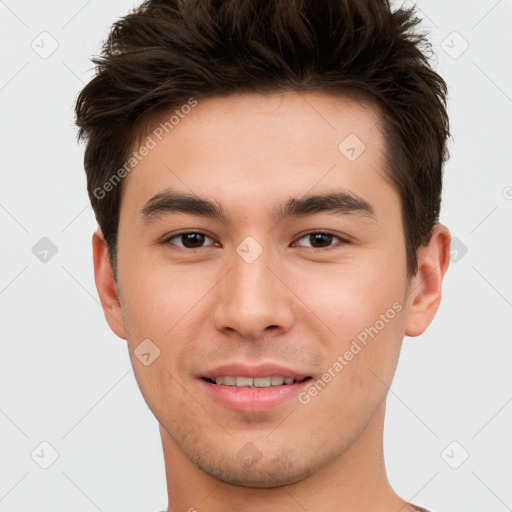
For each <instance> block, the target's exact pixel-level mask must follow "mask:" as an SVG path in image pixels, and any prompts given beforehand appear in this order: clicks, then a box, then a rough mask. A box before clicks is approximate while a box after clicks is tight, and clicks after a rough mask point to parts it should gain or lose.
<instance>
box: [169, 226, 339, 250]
mask: <svg viewBox="0 0 512 512" xmlns="http://www.w3.org/2000/svg"><path fill="white" fill-rule="evenodd" d="M319 234H320V235H328V236H332V237H334V238H337V239H338V240H339V242H338V244H334V245H330V246H328V247H306V248H309V249H312V250H313V251H324V252H325V251H326V250H329V249H333V248H336V246H338V245H340V244H341V245H345V244H348V243H349V242H348V240H346V239H344V238H342V237H340V236H338V235H335V234H334V233H330V232H328V231H310V232H308V233H305V234H304V235H301V236H300V237H299V238H298V239H297V240H302V239H303V238H306V237H308V236H312V235H319ZM183 235H204V236H205V237H207V238H210V240H213V239H212V238H211V237H210V236H208V235H207V234H206V233H203V232H202V231H180V232H178V233H175V234H173V235H171V236H169V237H167V238H166V239H165V240H164V241H163V243H164V244H166V245H168V244H171V240H174V239H175V238H179V237H180V236H183ZM214 243H215V242H214ZM171 245H176V244H171ZM177 247H178V249H177V250H179V251H185V252H194V251H197V250H200V249H204V248H205V247H196V248H192V249H191V248H188V247H180V246H177ZM206 247H208V246H206Z"/></svg>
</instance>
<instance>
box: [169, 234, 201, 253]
mask: <svg viewBox="0 0 512 512" xmlns="http://www.w3.org/2000/svg"><path fill="white" fill-rule="evenodd" d="M207 239H208V240H211V238H210V237H209V236H207V235H205V234H204V233H200V232H198V231H190V232H188V233H177V234H175V235H173V236H172V237H170V238H168V239H167V240H166V243H172V244H173V245H177V246H178V247H182V248H184V249H201V248H202V247H203V244H204V242H205V240H207ZM172 240H179V241H180V242H181V243H175V242H172Z"/></svg>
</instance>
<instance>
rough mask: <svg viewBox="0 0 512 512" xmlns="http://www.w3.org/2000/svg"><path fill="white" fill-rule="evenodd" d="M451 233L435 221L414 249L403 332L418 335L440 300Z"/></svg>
mask: <svg viewBox="0 0 512 512" xmlns="http://www.w3.org/2000/svg"><path fill="white" fill-rule="evenodd" d="M450 242H451V234H450V231H449V230H448V228H447V227H446V226H443V225H442V224H436V225H435V226H434V228H433V229H432V233H431V237H430V241H429V242H428V244H427V245H425V246H422V247H420V249H419V250H418V271H417V272H416V275H415V276H414V277H413V278H412V279H411V283H410V286H409V292H408V297H407V316H406V323H405V334H406V335H407V336H419V335H420V334H422V333H423V332H424V331H425V329H426V328H427V327H428V326H429V325H430V323H431V322H432V320H433V319H434V316H435V314H436V312H437V309H438V307H439V303H440V302H441V291H442V286H443V278H444V275H445V273H446V270H447V269H448V265H449V263H450Z"/></svg>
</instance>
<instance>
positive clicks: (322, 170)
mask: <svg viewBox="0 0 512 512" xmlns="http://www.w3.org/2000/svg"><path fill="white" fill-rule="evenodd" d="M349 134H356V135H357V137H358V138H359V139H361V140H362V141H364V144H365V145H366V149H365V151H364V152H363V153H362V154H361V155H360V156H359V157H358V158H357V159H356V160H355V161H350V160H348V159H347V158H346V157H345V156H344V155H343V154H342V153H341V152H340V151H339V150H338V145H339V144H340V142H341V141H343V140H344V139H345V137H347V136H348V135H349ZM137 147H138V146H137ZM137 147H135V146H134V150H135V149H137ZM384 154H385V147H384V142H383V137H382V126H381V122H380V118H379V113H378V111H377V110H376V109H375V108H373V107H372V106H371V105H369V104H364V103H362V102H359V101H356V100H354V99H349V98H340V97H337V98H335V97H332V96H329V95H326V94H321V93H307V94H299V93H294V92H286V93H279V94H277V93H276V94H267V95H259V94H241V95H232V96H228V97H224V98H211V99H208V100H203V101H199V103H198V105H197V106H196V107H195V108H194V109H192V111H191V112H190V113H189V114H187V116H186V117H185V118H184V119H182V120H181V121H180V123H179V125H178V126H176V127H175V128H174V129H173V130H172V131H170V132H169V133H168V134H165V136H164V137H163V139H162V141H161V142H159V143H158V145H157V146H156V147H155V148H154V149H152V150H151V151H150V153H149V154H148V155H147V156H146V157H145V158H144V159H143V160H142V161H141V162H140V163H139V164H138V166H137V167H136V169H134V170H133V171H132V172H131V173H130V174H129V175H128V176H127V177H126V178H125V181H124V184H123V195H122V204H121V211H120V222H119V238H118V280H117V282H116V281H115V280H114V277H113V273H112V268H111V266H110V262H109V259H108V254H107V248H106V244H105V241H104V239H103V237H102V235H101V232H100V231H98V232H96V233H95V234H94V236H93V249H94V268H95V277H96V285H97V288H98V292H99V295H100V298H101V302H102V305H103V308H104V310H105V316H106V319H107V321H108V323H109V325H110V327H111V328H112V330H113V331H114V332H115V333H116V334H117V335H118V336H119V337H121V338H123V339H126V340H127V342H128V346H129V350H130V357H131V359H132V364H133V368H134V372H135V375H136V378H137V381H138V383H139V386H140V389H141V391H142V393H143V396H144V398H145V400H146V402H147V403H148V405H149V407H150V409H151V410H152V412H153V413H154V414H155V416H156V418H157V419H158V421H159V422H160V432H161V437H162V445H163V450H164V458H165V466H166V474H167V485H168V494H169V508H168V511H169V512H171V511H173V512H174V511H189V510H194V509H195V510H197V511H199V512H201V511H203V510H204V511H208V512H217V511H219V512H220V511H222V512H227V511H239V510H244V511H248V512H253V511H254V512H256V511H261V510H265V512H274V511H276V512H277V511H280V512H281V511H283V510H287V511H288V510H289V511H295V510H297V511H301V510H307V511H308V512H315V511H318V512H320V511H322V512H330V511H332V512H334V511H336V512H349V511H353V510H358V511H360V512H370V511H372V512H376V511H383V512H384V511H386V512H391V511H393V512H395V511H396V512H398V511H399V510H401V511H405V510H415V508H414V507H413V506H412V505H411V504H408V503H407V502H406V501H404V500H403V499H401V498H400V497H399V496H398V495H397V494H396V493H395V492H394V491H393V489H392V488H391V486H390V484H389V482H388V480H387V477H386V471H385V466H384V458H383V425H384V414H385V398H386V394H387V391H388V387H389V386H390V384H391V381H392V378H393V374H394V372H395V368H396V364H397V361H398V357H399V353H400V348H401V344H402V340H403V337H404V335H408V336H418V335H419V334H421V333H422V332H423V331H424V330H425V329H426V328H427V326H428V325H429V324H430V323H431V321H432V320H433V318H434V315H435V313H436V311H437V308H438V306H439V302H440V299H441V287H442V281H443V277H444V275H445V272H446V270H447V267H448V262H449V245H450V233H449V231H448V229H447V228H446V227H444V226H442V225H440V224H438V225H436V226H435V228H434V229H433V232H432V236H431V239H430V242H429V244H428V245H427V246H424V247H421V248H420V249H419V251H418V271H417V274H416V275H415V276H412V277H410V276H407V272H406V253H405V241H404V235H403V226H402V220H401V210H400V200H399V196H398V194H397V192H396V191H395V189H394V188H393V186H392V184H391V182H390V180H389V179H388V178H387V177H386V175H385V174H384V171H383V169H384ZM169 188H172V189H173V190H175V191H179V192H184V193H189V194H195V195H197V196H201V197H204V198H208V199H210V200H215V201H216V202H218V203H219V204H220V205H222V207H223V209H224V210H225V212H226V213H227V215H228V216H229V222H227V223H222V222H220V221H219V220H217V219H210V218H205V217H201V216H197V215H191V214H184V213H167V214H164V215H161V216H156V217H155V218H153V219H152V220H151V222H144V221H143V217H142V215H141V211H142V210H143V208H144V206H145V205H146V203H147V202H148V201H149V200H150V199H151V198H152V197H154V196H155V195H156V194H159V193H161V192H162V191H165V190H168V189H169ZM340 188H343V189H345V190H348V191H351V192H352V193H354V194H357V195H358V196H360V197H362V198H364V199H365V200H366V201H367V202H368V203H370V204H371V206H372V207H373V209H374V212H375V215H374V217H372V216H368V215H363V214H360V213H356V212H354V213H351V214H333V213H327V212H322V213H317V214H312V215H305V216H301V217H297V218H288V219H284V220H282V221H280V222H278V223H277V224H276V222H274V221H273V220H271V219H270V217H269V213H270V212H272V211H273V210H274V209H275V208H276V206H277V205H278V204H280V203H283V202H285V201H286V200H287V199H289V198H291V197H300V196H302V195H304V194H311V193H322V192H326V191H328V190H331V189H340ZM181 230H187V231H196V232H200V233H205V234H206V235H207V237H206V238H205V239H204V242H203V245H202V246H201V244H199V245H198V247H199V248H198V249H187V246H186V245H185V244H187V243H189V244H190V238H186V237H185V239H184V238H183V237H177V238H174V239H172V240H169V238H170V237H171V236H172V235H173V234H174V233H176V232H178V231H181ZM315 231H326V232H328V233H331V234H334V235H335V236H334V237H333V238H332V239H329V238H327V240H324V241H321V243H320V245H317V247H318V248H317V249H315V248H314V247H313V244H314V240H312V239H311V237H308V236H305V235H306V234H308V233H311V232H315ZM249 236H250V237H253V238H254V239H255V240H256V241H257V242H258V243H259V244H260V246H261V247H262V249H263V252H262V253H261V255H260V256H259V257H258V258H257V259H256V260H255V261H253V262H252V263H248V262H247V261H245V260H244V259H243V258H242V257H240V255H239V254H238V253H237V251H236V249H237V246H239V244H240V243H241V242H242V241H243V240H244V239H245V238H246V237H249ZM337 236H339V237H341V238H342V239H344V240H346V242H342V241H341V239H339V238H336V237H337ZM187 251H188V252H187ZM397 303H398V304H399V305H400V307H401V311H400V312H399V313H397V314H396V315H395V316H394V317H393V319H392V320H390V321H389V322H387V323H386V324H385V327H384V328H382V329H380V330H379V332H378V334H377V335H376V336H375V337H374V338H373V339H370V341H369V342H368V344H367V345H366V346H363V348H362V350H361V351H360V352H359V353H357V355H355V356H354V357H353V359H352V360H350V361H348V363H347V364H346V365H345V366H344V367H343V369H342V370H341V371H339V372H338V373H336V374H335V377H334V378H332V379H331V380H330V382H329V383H328V384H327V385H326V386H325V387H324V388H323V389H322V390H321V391H320V392H319V393H318V394H317V395H316V396H314V397H313V398H311V400H310V401H309V403H307V404H302V403H300V402H299V401H298V400H296V399H292V400H288V401H286V402H285V403H284V404H282V405H280V406H279V407H277V408H275V409H273V410H270V411H266V412H259V413H250V412H237V411H234V410H231V409H228V408H226V407H225V406H223V405H221V404H219V403H217V402H216V401H215V400H213V399H212V398H211V397H210V396H209V395H208V394H206V393H205V391H204V385H203V383H202V382H201V381H200V380H199V379H198V378H197V375H198V374H200V373H201V371H204V370H206V369H209V368H212V367H214V366H217V365H220V364H223V363H225V362H232V361H237V362H246V363H248V364H256V363H258V362H262V361H263V362H275V363H280V364H283V365H286V366H288V367H292V368H295V369H299V370H303V371H305V372H306V373H307V374H308V375H310V376H312V377H313V378H314V379H318V378H321V376H322V375H323V374H324V372H325V371H326V370H327V369H328V368H329V367H332V365H333V363H334V362H335V361H336V360H337V357H338V356H339V355H340V354H344V353H345V352H346V351H347V350H348V349H349V348H350V346H351V343H352V342H353V340H354V339H355V337H356V336H357V335H358V333H361V332H362V331H364V329H365V328H368V327H369V326H373V325H375V323H376V321H377V320H378V319H379V318H380V315H381V314H383V313H385V312H386V311H387V310H389V309H390V308H392V305H393V304H397ZM146 338H149V339H150V340H151V341H152V343H154V344H155V345H156V346H157V347H158V348H159V350H160V355H159V357H158V358H156V359H155V360H154V361H153V362H152V364H150V365H149V366H145V365H144V364H141V362H140V361H139V360H138V359H137V358H136V357H135V355H134V350H135V349H136V348H137V346H138V345H139V344H140V343H141V342H142V340H144V339H146ZM247 443H252V445H254V446H255V447H256V448H257V450H258V454H259V459H258V460H257V461H256V462H253V463H250V464H248V463H247V461H245V462H244V460H243V459H242V458H241V457H239V456H238V455H237V454H238V452H239V450H241V449H242V448H243V447H244V446H246V445H247Z"/></svg>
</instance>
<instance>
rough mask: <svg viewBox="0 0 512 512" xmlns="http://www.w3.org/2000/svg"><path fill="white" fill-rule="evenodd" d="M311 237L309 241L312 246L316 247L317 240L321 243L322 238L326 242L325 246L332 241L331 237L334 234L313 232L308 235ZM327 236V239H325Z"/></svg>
mask: <svg viewBox="0 0 512 512" xmlns="http://www.w3.org/2000/svg"><path fill="white" fill-rule="evenodd" d="M310 236H311V237H312V241H311V245H312V246H313V247H318V246H317V245H316V244H317V242H320V244H321V243H322V239H323V241H324V242H327V246H328V245H329V243H330V242H331V241H332V237H333V236H334V235H329V234H328V233H314V234H313V235H310ZM326 238H327V240H326Z"/></svg>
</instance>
